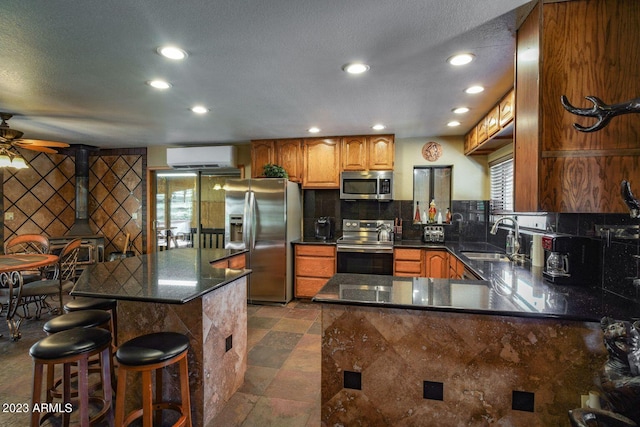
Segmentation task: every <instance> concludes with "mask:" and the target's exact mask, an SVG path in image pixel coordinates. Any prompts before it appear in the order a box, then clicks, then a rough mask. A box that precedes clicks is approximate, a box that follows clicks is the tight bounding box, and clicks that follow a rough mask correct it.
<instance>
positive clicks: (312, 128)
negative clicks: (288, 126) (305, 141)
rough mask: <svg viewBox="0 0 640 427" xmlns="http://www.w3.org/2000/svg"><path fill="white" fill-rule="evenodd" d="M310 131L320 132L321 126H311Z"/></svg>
mask: <svg viewBox="0 0 640 427" xmlns="http://www.w3.org/2000/svg"><path fill="white" fill-rule="evenodd" d="M309 132H310V133H318V132H320V128H317V127H315V126H314V127H311V128H309Z"/></svg>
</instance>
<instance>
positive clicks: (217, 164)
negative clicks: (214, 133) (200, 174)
mask: <svg viewBox="0 0 640 427" xmlns="http://www.w3.org/2000/svg"><path fill="white" fill-rule="evenodd" d="M167 164H168V165H169V166H171V167H172V168H174V169H207V168H235V167H236V147H234V146H231V145H216V146H212V147H179V148H167Z"/></svg>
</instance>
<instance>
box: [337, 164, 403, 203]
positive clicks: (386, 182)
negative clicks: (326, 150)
mask: <svg viewBox="0 0 640 427" xmlns="http://www.w3.org/2000/svg"><path fill="white" fill-rule="evenodd" d="M340 198H341V199H343V200H377V201H380V202H390V201H391V200H393V171H348V172H341V173H340Z"/></svg>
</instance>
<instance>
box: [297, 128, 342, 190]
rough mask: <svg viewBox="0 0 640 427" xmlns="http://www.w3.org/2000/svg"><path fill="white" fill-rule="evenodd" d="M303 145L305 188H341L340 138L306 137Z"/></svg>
mask: <svg viewBox="0 0 640 427" xmlns="http://www.w3.org/2000/svg"><path fill="white" fill-rule="evenodd" d="M302 145H303V153H304V155H303V157H304V167H303V173H302V187H303V188H340V140H339V139H337V138H310V139H305V140H304V142H303V143H302Z"/></svg>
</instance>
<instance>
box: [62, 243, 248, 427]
mask: <svg viewBox="0 0 640 427" xmlns="http://www.w3.org/2000/svg"><path fill="white" fill-rule="evenodd" d="M243 252H246V251H244V250H225V249H196V248H194V249H180V250H172V251H164V252H159V253H153V254H145V255H141V256H137V257H130V258H125V259H122V260H118V261H113V262H105V263H98V264H96V265H91V266H89V267H88V268H87V269H86V270H85V271H83V272H82V274H81V275H80V277H79V279H78V281H77V283H76V286H75V287H74V289H73V291H72V292H71V295H73V296H86V297H94V298H113V299H116V300H118V343H123V342H125V341H127V340H129V339H131V338H134V337H136V336H139V335H142V334H146V333H151V332H159V331H172V332H180V333H183V334H185V335H187V336H188V337H189V339H190V343H191V348H190V349H189V356H188V360H189V387H190V391H191V413H192V418H193V425H207V424H208V423H209V422H210V421H211V420H212V419H213V418H214V417H215V416H216V415H217V414H218V412H219V411H220V410H221V409H222V407H223V405H224V403H225V402H226V401H227V400H228V399H229V398H230V397H231V395H233V393H234V392H235V391H236V390H237V389H238V388H239V387H240V386H241V385H242V383H243V381H244V374H245V372H246V368H247V305H246V301H247V280H246V276H247V275H248V274H249V273H250V272H251V270H248V269H228V268H213V267H212V266H211V263H212V262H215V261H219V260H223V259H225V258H229V257H232V256H235V255H239V254H242V253H243ZM163 377H164V393H165V395H166V396H179V393H178V390H179V381H178V379H177V378H176V376H175V375H164V376H163ZM137 380H138V379H137V378H136V381H137ZM130 387H131V389H132V390H135V392H134V393H132V394H131V396H132V398H131V399H128V402H127V405H129V407H128V408H127V410H129V409H132V408H133V405H134V404H136V405H137V403H138V402H140V386H139V384H134V383H132V384H131V386H130ZM128 388H129V387H128Z"/></svg>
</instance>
